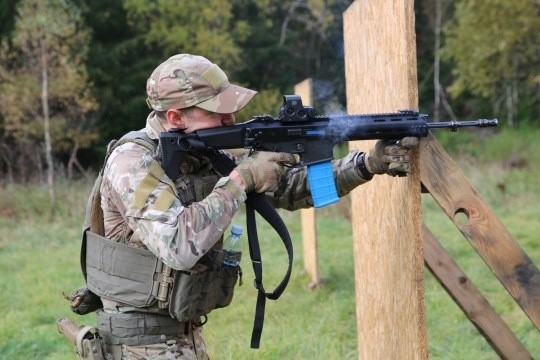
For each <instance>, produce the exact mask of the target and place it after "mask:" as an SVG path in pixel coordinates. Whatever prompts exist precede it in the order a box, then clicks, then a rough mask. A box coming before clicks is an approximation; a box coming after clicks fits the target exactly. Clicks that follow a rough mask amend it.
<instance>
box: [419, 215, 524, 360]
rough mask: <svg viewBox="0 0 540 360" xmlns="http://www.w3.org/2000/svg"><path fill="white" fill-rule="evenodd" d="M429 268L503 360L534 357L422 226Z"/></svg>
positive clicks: (430, 233)
mask: <svg viewBox="0 0 540 360" xmlns="http://www.w3.org/2000/svg"><path fill="white" fill-rule="evenodd" d="M422 237H423V240H424V259H425V262H426V266H427V267H428V268H429V270H430V271H431V273H432V274H433V275H434V276H435V278H436V279H437V280H438V281H439V283H440V284H441V285H442V286H443V288H444V289H445V290H446V292H447V293H448V295H450V297H452V299H453V300H454V301H455V303H456V304H457V305H458V306H459V307H460V309H461V310H462V311H463V312H464V313H465V315H467V317H468V318H469V320H471V322H472V323H473V324H474V326H475V327H476V328H477V329H478V331H479V332H480V333H481V334H482V336H484V338H485V339H486V340H487V342H488V343H489V344H490V345H491V347H492V348H493V350H495V352H496V353H497V354H498V355H499V356H500V357H501V358H502V359H515V360H521V359H524V360H525V359H527V360H530V359H532V356H531V354H530V353H529V352H528V351H527V349H526V348H525V347H524V346H523V344H522V343H521V342H520V341H519V340H518V338H517V337H516V336H515V335H514V333H513V332H512V330H511V329H510V328H509V327H508V326H507V325H506V323H505V322H504V321H503V320H502V319H501V317H500V316H499V315H498V314H497V313H496V312H495V310H494V309H493V308H492V307H491V305H490V304H489V303H488V301H487V300H486V299H485V298H484V297H483V296H482V294H481V293H480V291H478V289H477V288H476V286H474V284H473V283H472V282H471V281H470V280H469V278H468V277H467V275H465V273H464V272H463V271H462V270H461V269H460V268H459V266H458V265H457V264H456V263H455V262H454V260H453V259H452V258H451V257H450V255H449V254H448V253H447V252H446V250H445V249H444V248H443V246H442V245H441V244H440V243H439V242H438V241H437V239H436V238H435V236H434V235H433V233H432V232H431V231H430V230H429V229H428V227H427V226H426V225H424V226H423V227H422Z"/></svg>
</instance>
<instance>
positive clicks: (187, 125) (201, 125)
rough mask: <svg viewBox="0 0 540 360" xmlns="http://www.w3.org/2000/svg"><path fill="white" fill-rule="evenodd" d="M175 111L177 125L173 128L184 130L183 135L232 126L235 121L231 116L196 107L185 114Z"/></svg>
mask: <svg viewBox="0 0 540 360" xmlns="http://www.w3.org/2000/svg"><path fill="white" fill-rule="evenodd" d="M176 111H178V116H179V119H178V120H179V123H178V124H176V126H175V127H177V128H180V129H182V130H184V132H185V133H192V132H194V131H196V130H201V129H210V128H214V127H218V126H227V125H232V124H234V120H235V118H234V115H233V114H218V113H215V112H211V111H208V110H204V109H201V108H198V107H194V108H192V109H190V111H187V112H182V111H181V110H176ZM173 125H174V124H173Z"/></svg>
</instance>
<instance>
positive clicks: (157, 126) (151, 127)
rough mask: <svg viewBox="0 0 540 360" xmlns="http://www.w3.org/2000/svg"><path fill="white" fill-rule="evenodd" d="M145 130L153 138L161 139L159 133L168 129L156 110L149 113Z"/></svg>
mask: <svg viewBox="0 0 540 360" xmlns="http://www.w3.org/2000/svg"><path fill="white" fill-rule="evenodd" d="M144 131H145V132H146V134H148V136H149V137H150V139H152V140H159V133H161V132H165V131H166V130H165V128H164V127H163V124H162V123H161V121H160V119H159V117H158V116H157V114H156V112H155V111H152V112H151V113H150V114H148V117H147V118H146V126H145V128H144Z"/></svg>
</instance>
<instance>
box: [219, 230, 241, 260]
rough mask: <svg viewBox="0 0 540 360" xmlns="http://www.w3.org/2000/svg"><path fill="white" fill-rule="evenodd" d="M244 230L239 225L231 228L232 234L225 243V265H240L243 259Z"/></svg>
mask: <svg viewBox="0 0 540 360" xmlns="http://www.w3.org/2000/svg"><path fill="white" fill-rule="evenodd" d="M242 230H243V229H242V227H241V226H239V225H233V226H232V227H231V234H230V235H229V236H227V238H226V239H225V241H224V242H223V254H224V256H223V265H225V266H238V265H240V259H241V258H242V239H241V238H240V236H241V235H242Z"/></svg>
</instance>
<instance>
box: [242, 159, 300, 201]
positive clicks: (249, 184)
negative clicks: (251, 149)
mask: <svg viewBox="0 0 540 360" xmlns="http://www.w3.org/2000/svg"><path fill="white" fill-rule="evenodd" d="M294 163H296V158H295V157H294V155H292V154H287V153H278V152H255V153H253V154H251V155H250V156H248V157H247V158H246V159H245V160H243V161H242V162H241V163H240V164H239V165H238V166H237V167H236V171H238V173H239V174H240V176H241V177H242V178H243V180H244V183H245V191H246V193H249V192H252V191H255V192H258V193H264V192H268V191H276V190H277V189H278V186H279V182H280V179H281V177H282V176H283V175H284V174H285V171H286V168H285V166H284V165H285V164H289V165H293V164H294Z"/></svg>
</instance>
